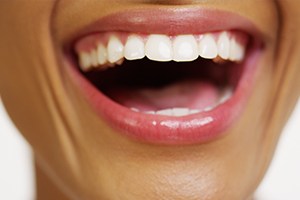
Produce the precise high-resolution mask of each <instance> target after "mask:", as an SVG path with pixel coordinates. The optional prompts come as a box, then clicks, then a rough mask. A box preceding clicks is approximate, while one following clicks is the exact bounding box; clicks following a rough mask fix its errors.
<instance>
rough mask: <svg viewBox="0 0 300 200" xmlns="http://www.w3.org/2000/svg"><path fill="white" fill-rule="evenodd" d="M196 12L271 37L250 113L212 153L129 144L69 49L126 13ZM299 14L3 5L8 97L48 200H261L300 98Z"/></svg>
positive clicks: (124, 5)
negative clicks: (89, 91) (89, 28)
mask: <svg viewBox="0 0 300 200" xmlns="http://www.w3.org/2000/svg"><path fill="white" fill-rule="evenodd" d="M258 5H259V6H258ZM190 6H198V7H209V8H216V9H220V10H226V11H231V12H233V13H237V14H239V15H241V16H244V17H246V18H247V19H249V20H250V21H252V22H253V23H254V24H255V25H256V26H257V27H258V28H259V29H260V30H261V31H262V32H263V33H264V35H265V36H266V38H267V40H266V41H265V42H266V47H265V50H264V51H265V52H264V56H263V59H262V61H261V62H262V64H260V65H261V66H262V67H261V69H259V70H260V73H259V74H260V76H259V77H257V80H256V83H255V84H256V86H255V87H254V88H255V90H254V91H253V92H252V94H251V98H250V100H249V103H248V104H247V107H246V110H245V111H244V113H243V115H242V117H241V119H239V120H238V122H237V123H236V124H234V126H233V127H232V128H230V129H229V130H228V131H229V134H227V135H226V136H224V137H222V138H220V139H218V140H216V141H213V142H208V143H206V144H199V145H187V146H159V145H149V144H144V143H141V142H136V141H133V140H131V139H128V138H126V137H124V136H121V135H120V134H118V133H117V131H116V130H114V129H112V128H111V127H110V126H108V125H107V124H106V123H105V121H104V120H102V119H101V118H99V116H97V115H96V114H95V112H94V111H93V110H92V109H91V107H90V106H88V105H87V103H86V101H85V100H84V98H83V97H82V95H81V93H80V92H79V91H78V89H77V88H76V86H75V85H74V84H73V83H72V81H71V79H70V77H69V76H68V74H67V71H66V68H65V63H64V62H63V52H62V49H63V45H65V42H66V41H67V40H68V39H69V38H70V37H71V36H72V34H74V33H75V32H76V31H78V30H79V29H80V28H82V27H84V26H85V25H87V24H89V23H91V22H92V21H94V20H96V19H99V18H101V17H104V16H106V15H109V14H111V13H114V12H116V11H121V10H124V9H131V8H134V7H135V8H137V7H143V8H144V7H145V8H148V7H155V8H160V7H190ZM299 6H300V2H299V1H295V0H285V1H271V0H265V1H261V0H244V1H236V0H226V1H223V0H212V1H200V0H194V1H193V0H190V1H188V0H186V1H184V0H182V1H179V0H178V1H171V0H170V1H163V0H161V1H148V0H147V1H146V0H93V1H92V0H91V1H67V0H61V1H58V0H57V1H53V0H43V1H35V0H28V1H16V0H11V1H4V2H1V3H0V30H1V33H0V36H1V37H0V41H1V42H0V44H1V46H0V56H1V66H0V93H1V97H2V100H3V102H4V104H5V106H6V108H7V110H8V113H9V114H10V116H11V118H12V120H13V121H14V122H15V124H16V126H17V127H18V128H19V130H20V131H21V133H22V134H23V135H24V136H25V138H26V139H27V140H28V141H29V143H30V144H31V145H32V147H33V150H34V152H35V155H36V162H37V168H38V171H39V173H38V179H39V182H38V183H39V184H41V185H39V186H38V198H41V199H47V198H49V199H59V198H57V196H56V197H55V195H62V196H65V197H62V196H61V197H60V198H61V199H63V198H65V199H88V200H96V199H109V200H117V199H128V200H135V199H137V200H140V199H178V200H179V199H184V200H192V199H197V200H199V199H203V200H204V199H205V200H208V199H228V200H235V199H236V200H243V199H248V198H251V197H252V195H253V193H254V191H255V189H256V187H257V185H258V184H259V182H260V181H261V179H262V177H263V175H264V173H265V171H266V169H267V167H268V164H269V162H270V160H271V158H272V155H273V152H274V149H275V146H276V143H277V141H278V138H279V136H280V132H281V130H282V128H283V126H284V124H285V122H286V120H287V119H288V117H289V114H290V112H291V111H292V109H293V107H294V105H295V103H296V101H297V99H298V97H299V94H300V81H299V78H298V76H299V74H300V67H299V65H300V59H299V54H300V37H299V36H300V12H299ZM40 174H43V176H44V179H43V177H42V178H40ZM45 177H49V179H50V180H51V181H50V180H48V178H45ZM47 181H49V182H47ZM50 182H51V183H50ZM52 182H53V183H54V185H55V186H52V187H54V188H55V187H57V188H60V189H59V190H61V191H62V193H64V194H59V193H56V192H58V191H56V189H55V192H52V193H51V195H53V196H49V194H47V195H48V196H47V198H46V197H44V196H46V195H45V191H47V187H50V185H52ZM41 191H43V192H41ZM48 191H50V190H48ZM51 191H52V190H51ZM43 195H44V196H43Z"/></svg>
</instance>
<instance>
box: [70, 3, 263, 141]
mask: <svg viewBox="0 0 300 200" xmlns="http://www.w3.org/2000/svg"><path fill="white" fill-rule="evenodd" d="M146 30H147V31H146ZM220 30H239V31H244V32H246V33H247V34H249V35H250V36H251V37H252V38H255V39H257V38H259V37H260V36H259V35H260V32H259V31H257V29H256V28H255V27H254V26H253V24H252V23H251V22H249V21H248V20H246V19H244V18H242V17H240V16H238V15H235V14H232V13H228V12H222V11H217V10H207V9H199V8H197V9H196V8H192V9H189V8H185V9H183V8H181V9H155V10H152V9H147V10H144V9H143V10H128V11H125V12H122V13H117V14H114V15H111V16H108V17H105V18H103V19H100V20H99V21H97V22H95V23H92V24H91V25H90V26H88V27H86V28H85V29H83V31H81V32H80V33H79V34H78V35H77V38H78V37H80V36H83V35H87V34H92V33H95V32H101V31H127V32H135V33H139V32H143V33H145V32H149V33H162V34H184V33H197V34H198V33H204V32H213V31H220ZM254 43H255V44H254V45H253V46H252V48H251V49H250V50H249V52H248V56H247V59H246V61H245V63H244V64H243V65H244V72H243V75H242V77H241V79H240V81H239V83H238V85H237V88H236V90H235V93H234V95H233V96H232V97H231V98H230V99H229V100H227V101H226V102H225V103H223V104H221V105H219V106H217V107H216V108H215V109H213V110H211V111H208V112H201V113H198V114H193V115H188V116H183V117H170V116H161V115H149V114H143V113H137V112H134V111H132V110H130V109H128V108H127V107H124V106H122V105H119V104H117V103H116V102H114V101H112V100H110V99H109V98H108V97H107V96H105V95H104V94H102V93H101V92H100V91H99V90H98V89H96V88H95V87H94V86H93V85H92V84H91V83H90V82H89V81H88V80H87V79H86V78H85V77H83V76H82V74H80V72H79V71H78V70H77V68H76V67H75V66H76V64H75V63H74V61H72V60H71V59H68V60H69V61H70V62H69V63H70V66H71V67H69V68H67V69H68V73H69V75H70V76H71V78H72V79H73V80H74V84H75V85H76V86H77V87H78V88H79V89H80V90H81V91H82V94H83V96H84V97H85V98H86V99H87V102H88V103H89V104H90V105H91V108H92V109H93V110H94V111H95V112H96V113H97V114H98V115H99V117H100V118H101V120H105V121H106V122H107V123H108V124H109V125H110V126H111V127H112V128H114V129H115V130H116V132H117V133H120V134H122V135H124V136H126V137H128V138H132V139H134V140H138V141H141V142H146V143H152V144H165V145H172V144H173V145H182V144H195V143H204V142H208V141H212V140H215V139H217V138H219V137H220V136H222V135H224V133H225V132H226V130H228V128H229V127H232V126H233V125H234V123H235V122H236V121H237V119H238V118H239V116H241V113H242V112H243V110H244V107H245V105H246V102H247V99H248V98H249V96H250V94H251V91H252V89H253V82H254V79H255V72H256V71H257V68H258V61H259V58H260V57H261V56H260V55H261V53H262V52H261V48H260V42H254ZM74 65H75V66H74Z"/></svg>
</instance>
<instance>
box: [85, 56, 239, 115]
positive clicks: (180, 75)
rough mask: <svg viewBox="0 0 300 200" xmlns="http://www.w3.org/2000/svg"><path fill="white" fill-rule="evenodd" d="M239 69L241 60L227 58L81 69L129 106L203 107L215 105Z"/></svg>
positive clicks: (143, 108)
mask: <svg viewBox="0 0 300 200" xmlns="http://www.w3.org/2000/svg"><path fill="white" fill-rule="evenodd" d="M242 69H243V67H242V64H237V63H234V62H229V61H226V62H223V63H216V62H213V61H212V60H208V59H202V58H198V59H197V60H195V61H193V62H174V61H171V62H157V61H151V60H149V59H147V58H144V59H141V60H135V61H126V60H125V61H124V62H123V64H122V65H121V66H115V67H112V68H108V69H106V70H93V71H90V72H82V73H83V75H84V76H85V77H86V78H87V79H88V80H89V81H90V82H91V83H93V85H94V86H95V87H97V88H98V89H99V90H100V91H101V92H102V93H103V94H105V95H106V96H108V97H109V98H111V99H112V100H114V101H115V102H117V103H119V104H121V105H123V106H126V107H128V108H137V109H138V110H140V111H149V110H154V111H157V110H162V109H167V108H174V107H185V108H190V109H199V110H203V109H204V108H205V107H209V106H213V105H215V104H216V103H217V101H218V100H219V99H220V98H221V97H220V96H221V95H222V91H223V90H224V89H225V88H229V87H230V88H233V90H234V88H235V87H236V86H237V83H238V80H239V79H240V76H241V73H242Z"/></svg>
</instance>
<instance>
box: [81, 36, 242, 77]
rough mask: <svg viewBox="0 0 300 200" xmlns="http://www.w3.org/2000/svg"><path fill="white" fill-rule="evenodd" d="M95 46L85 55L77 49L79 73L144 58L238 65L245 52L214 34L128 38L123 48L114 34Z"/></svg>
mask: <svg viewBox="0 0 300 200" xmlns="http://www.w3.org/2000/svg"><path fill="white" fill-rule="evenodd" d="M105 44H106V45H105ZM95 46H96V47H95V48H93V49H92V50H89V51H87V50H82V49H80V48H77V52H78V55H79V61H80V67H81V69H82V70H83V71H88V70H91V69H92V68H93V67H97V68H106V67H107V66H114V65H115V64H121V63H122V61H123V59H124V58H125V59H127V60H137V59H142V58H144V57H145V56H146V57H147V58H149V59H150V60H154V61H171V60H174V61H176V62H186V61H193V60H196V59H197V58H198V56H200V57H202V58H206V59H215V58H221V59H223V60H230V61H236V62H240V61H242V60H243V59H244V56H245V48H246V47H245V46H246V45H245V44H241V43H240V42H239V41H238V40H237V39H236V37H234V36H232V34H230V33H229V32H225V31H224V32H221V33H217V34H212V33H207V34H202V35H191V34H190V35H178V36H167V35H161V34H151V35H148V36H139V35H136V34H131V35H129V36H128V37H127V40H126V41H125V45H124V44H123V43H122V41H121V39H120V37H118V36H117V34H112V35H111V36H110V37H109V39H108V41H107V42H97V43H96V44H95Z"/></svg>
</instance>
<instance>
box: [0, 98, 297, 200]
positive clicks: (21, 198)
mask: <svg viewBox="0 0 300 200" xmlns="http://www.w3.org/2000/svg"><path fill="white" fill-rule="evenodd" d="M33 177H34V173H33V166H32V156H31V152H30V149H29V147H28V145H27V144H26V142H24V140H23V138H22V137H21V136H20V135H19V134H18V131H17V130H16V129H15V127H14V126H13V125H12V123H11V121H10V120H9V119H8V117H7V115H6V113H5V111H4V108H3V106H2V104H1V102H0V199H1V200H33V199H34V193H35V188H34V178H33ZM256 196H257V200H300V101H299V102H298V105H297V108H296V110H295V111H294V113H293V116H292V117H291V119H290V121H289V123H288V124H287V126H286V128H285V131H284V133H283V135H282V137H281V140H280V143H279V146H278V149H277V151H276V155H275V158H274V160H273V163H272V165H271V167H270V169H269V171H268V173H267V176H266V178H265V179H264V181H263V183H262V184H261V186H260V187H259V189H258V191H257V195H256Z"/></svg>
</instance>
